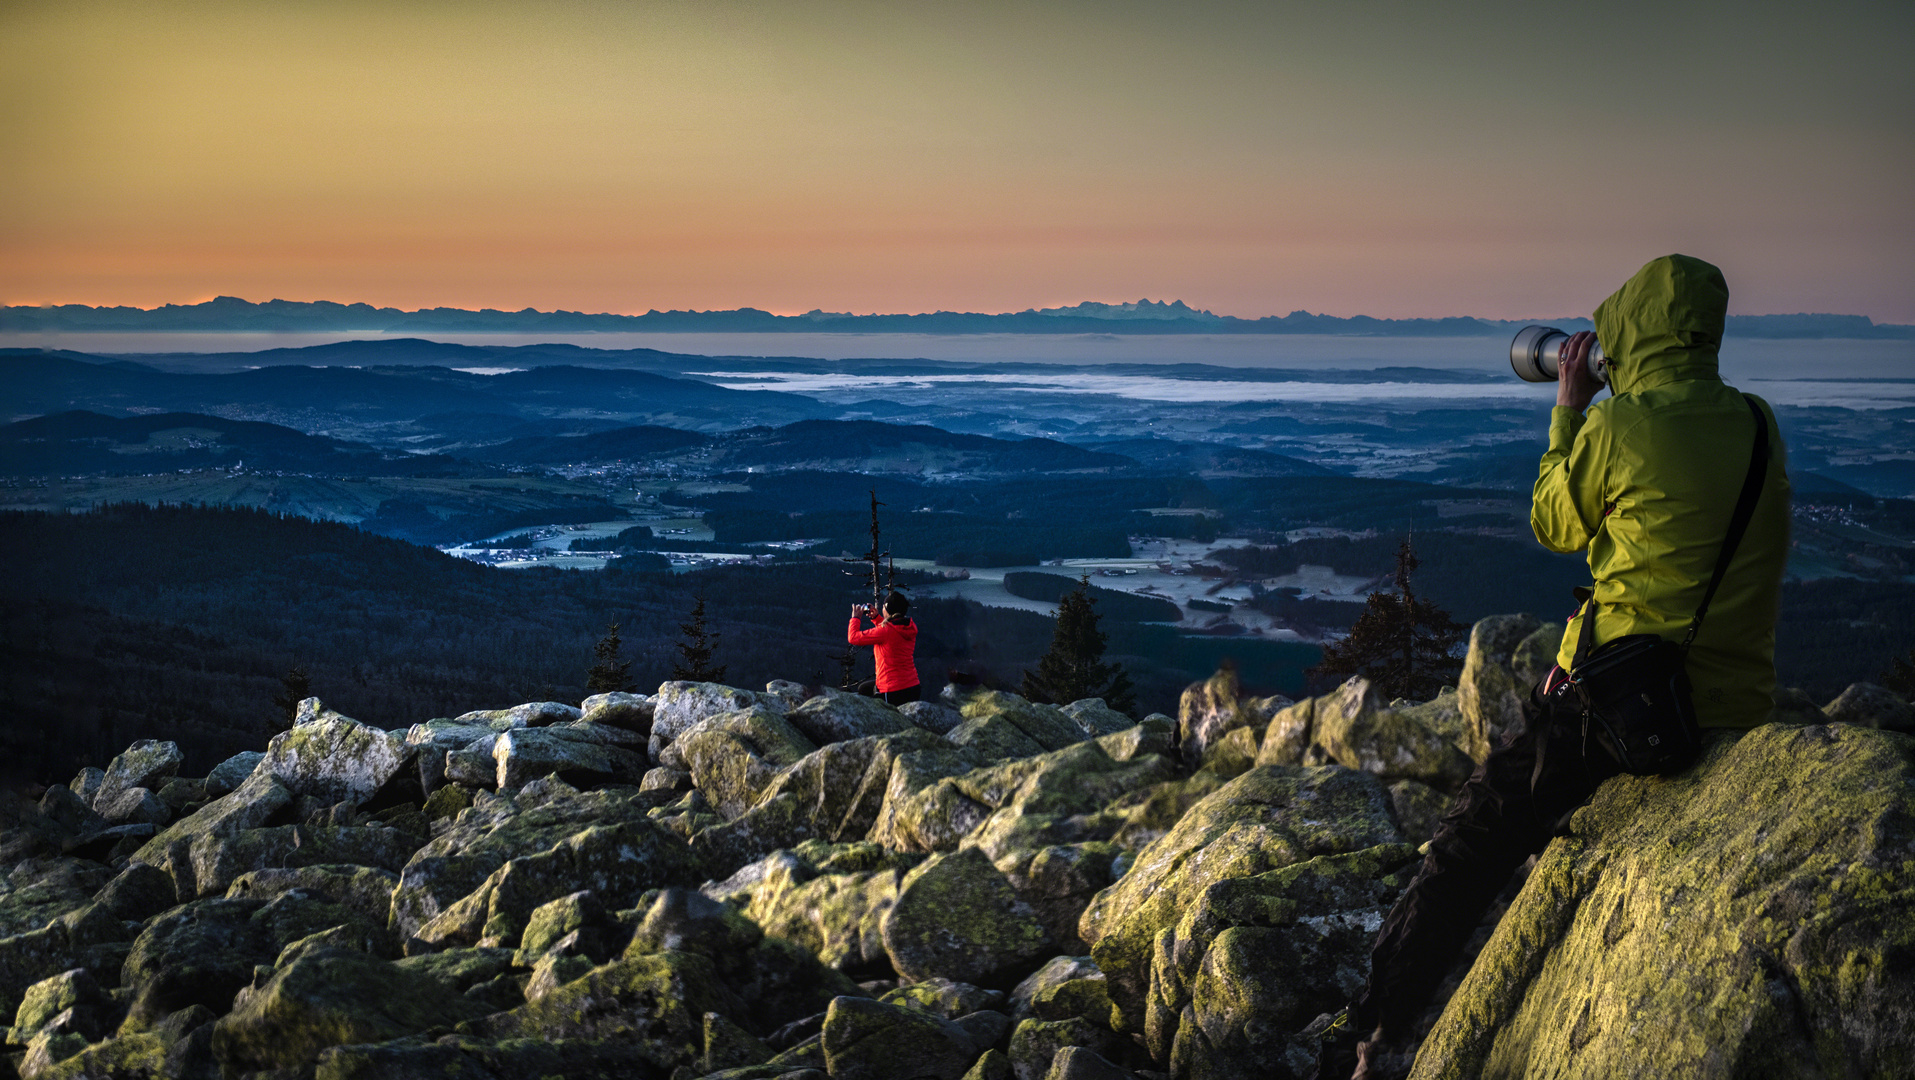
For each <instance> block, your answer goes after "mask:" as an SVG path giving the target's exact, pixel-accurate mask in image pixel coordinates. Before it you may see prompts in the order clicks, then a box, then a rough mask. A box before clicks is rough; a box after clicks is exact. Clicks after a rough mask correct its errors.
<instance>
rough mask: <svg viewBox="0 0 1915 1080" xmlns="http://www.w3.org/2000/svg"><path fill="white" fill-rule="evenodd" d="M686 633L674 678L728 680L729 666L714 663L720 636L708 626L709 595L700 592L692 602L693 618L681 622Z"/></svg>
mask: <svg viewBox="0 0 1915 1080" xmlns="http://www.w3.org/2000/svg"><path fill="white" fill-rule="evenodd" d="M678 629H679V631H680V632H681V633H683V634H684V635H685V636H684V638H683V639H682V640H680V641H679V642H678V654H679V659H678V661H677V662H676V663H674V664H673V665H672V678H674V679H686V680H689V681H691V682H724V681H725V665H723V664H719V665H716V666H714V665H713V664H712V662H711V657H712V652H713V651H714V650H716V649H717V648H718V637H719V635H718V634H717V633H715V632H713V631H711V630H708V629H706V627H705V594H704V593H699V594H698V596H697V598H696V601H695V602H694V603H693V604H692V613H691V621H690V622H683V623H679V624H678Z"/></svg>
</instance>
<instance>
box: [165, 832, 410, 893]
mask: <svg viewBox="0 0 1915 1080" xmlns="http://www.w3.org/2000/svg"><path fill="white" fill-rule="evenodd" d="M423 846H425V841H424V840H423V839H422V838H420V837H419V836H417V835H415V834H413V833H410V832H407V831H405V830H403V829H393V828H387V827H385V826H345V827H327V826H312V825H282V826H279V827H277V828H272V829H246V830H243V831H241V832H237V833H234V834H232V835H231V836H208V837H203V838H201V839H199V840H195V841H194V842H193V846H192V849H191V858H192V860H193V882H194V885H195V886H196V887H197V888H198V890H199V892H200V895H202V896H208V895H219V894H223V893H225V892H226V891H227V890H228V889H230V888H231V887H232V885H233V883H234V882H235V881H237V880H238V879H239V878H240V877H242V876H244V875H247V874H250V873H253V872H255V871H263V870H268V869H296V868H300V867H320V866H328V865H331V866H362V867H372V868H375V869H377V870H384V871H387V872H392V873H396V872H397V871H398V870H399V869H401V868H402V867H404V866H405V865H406V863H407V861H408V860H410V859H411V858H412V855H413V853H414V852H416V851H418V850H419V849H420V848H421V847H423ZM262 880H263V879H262ZM395 880H396V878H395ZM387 891H388V893H389V892H390V891H391V889H390V887H388V889H387Z"/></svg>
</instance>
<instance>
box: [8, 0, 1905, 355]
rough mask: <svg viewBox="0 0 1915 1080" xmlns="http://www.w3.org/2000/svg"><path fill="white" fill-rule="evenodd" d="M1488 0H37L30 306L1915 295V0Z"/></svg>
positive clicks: (1792, 307)
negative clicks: (1665, 264) (1653, 265)
mask: <svg viewBox="0 0 1915 1080" xmlns="http://www.w3.org/2000/svg"><path fill="white" fill-rule="evenodd" d="M1452 7H1453V5H1446V4H1427V3H1413V4H1389V3H1358V4H1338V5H1317V4H1311V5H1285V4H1278V3H1222V2H1210V3H1185V4H1161V3H1150V4H1122V3H1092V4H988V3H987V4H929V3H910V4H903V3H884V4H877V3H874V4H864V3H803V2H797V0H784V2H778V3H724V2H715V0H707V2H697V3H685V4H665V3H596V2H594V3H587V2H579V3H563V2H546V3H538V4H505V3H500V4H487V3H477V2H467V3H445V4H438V3H393V2H382V3H365V4H357V3H343V2H337V0H329V2H325V3H311V4H288V3H231V4H221V3H213V2H200V3H192V4H166V3H151V2H147V3H117V4H115V3H104V4H95V3H86V2H83V0H71V2H67V0H63V2H57V3H55V2H44V3H17V2H14V3H9V2H5V0H0V193H3V194H4V197H0V302H4V303H57V302H79V303H95V304H136V305H140V306H152V305H156V304H160V303H166V302H176V303H185V302H193V301H197V300H203V299H206V298H209V297H211V296H213V295H216V294H221V293H224V294H229V295H236V296H243V297H247V298H249V299H253V300H266V299H271V298H274V297H281V298H285V299H293V300H313V299H331V300H340V301H353V300H363V301H367V302H370V303H374V304H379V305H390V306H398V307H406V308H414V307H421V306H433V305H449V306H458V307H468V308H471V307H481V306H490V307H500V308H508V309H511V308H520V307H527V306H532V307H538V308H541V309H551V308H557V307H563V308H570V309H575V310H586V311H622V312H641V311H644V310H647V309H649V308H674V307H677V308H685V307H694V308H730V307H739V306H746V305H749V306H754V307H761V308H767V309H770V310H774V311H780V312H797V311H804V310H808V309H811V308H814V307H821V308H824V309H827V310H834V311H856V312H870V311H926V310H936V309H955V310H979V311H1003V310H1018V309H1022V308H1026V307H1033V306H1048V305H1055V304H1060V303H1074V302H1076V301H1079V300H1085V299H1099V300H1108V301H1117V300H1132V299H1137V298H1139V297H1150V298H1152V299H1174V298H1181V299H1184V300H1185V301H1187V302H1189V303H1191V304H1193V305H1196V306H1200V307H1208V308H1211V309H1213V310H1216V311H1218V312H1221V313H1228V314H1236V315H1245V316H1256V315H1264V314H1282V313H1285V312H1288V311H1291V310H1294V309H1297V308H1305V309H1309V310H1312V311H1327V312H1330V313H1333V314H1340V315H1350V314H1358V313H1363V314H1372V315H1380V316H1420V315H1451V314H1475V315H1484V316H1491V317H1520V316H1524V315H1553V314H1564V313H1575V312H1586V311H1587V310H1589V309H1590V308H1591V307H1592V306H1593V305H1594V304H1595V302H1596V301H1597V300H1600V299H1601V298H1602V296H1604V295H1605V294H1607V293H1608V292H1609V291H1610V290H1611V289H1613V288H1614V287H1615V286H1616V285H1617V284H1618V283H1620V281H1621V280H1622V279H1623V278H1624V277H1626V276H1627V275H1628V274H1629V273H1630V272H1632V271H1633V270H1634V269H1635V268H1636V267H1637V266H1638V265H1640V264H1641V263H1642V262H1643V261H1645V260H1647V259H1649V258H1650V257H1652V256H1655V255H1659V254H1664V253H1666V252H1669V251H1675V250H1681V251H1686V252H1689V253H1692V254H1696V255H1700V256H1703V257H1705V258H1709V259H1711V260H1713V261H1716V262H1718V263H1720V264H1721V265H1722V266H1723V267H1724V269H1725V271H1726V273H1727V275H1728V278H1729V282H1730V286H1731V289H1732V290H1733V292H1734V300H1733V309H1734V310H1736V311H1738V312H1792V311H1834V312H1850V313H1859V314H1866V315H1870V316H1873V317H1875V318H1876V319H1878V320H1883V321H1894V322H1915V287H1911V286H1912V283H1915V181H1912V180H1911V178H1912V177H1915V74H1911V65H1909V64H1907V63H1906V62H1905V57H1906V56H1907V54H1908V52H1909V51H1910V47H1911V46H1915V5H1908V4H1859V3H1858V4H1847V3H1832V4H1821V5H1814V6H1810V5H1800V4H1794V5H1789V6H1787V7H1783V6H1780V5H1776V6H1772V7H1767V6H1764V5H1759V4H1746V3H1745V4H1722V5H1702V4H1688V3H1683V4H1672V3H1667V2H1659V3H1653V4H1633V3H1630V4H1621V3H1602V4H1594V3H1591V4H1583V5H1576V6H1573V7H1572V6H1570V5H1553V4H1552V5H1538V4H1508V5H1469V11H1468V13H1467V14H1464V15H1457V14H1451V13H1448V9H1450V8H1452ZM1551 12H1553V13H1551Z"/></svg>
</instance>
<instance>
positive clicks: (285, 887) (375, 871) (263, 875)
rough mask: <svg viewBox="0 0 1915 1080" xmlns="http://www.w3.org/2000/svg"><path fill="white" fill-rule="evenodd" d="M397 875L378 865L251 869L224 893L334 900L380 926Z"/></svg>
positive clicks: (235, 896) (239, 897)
mask: <svg viewBox="0 0 1915 1080" xmlns="http://www.w3.org/2000/svg"><path fill="white" fill-rule="evenodd" d="M398 884H399V875H398V874H396V873H394V872H393V871H392V870H389V869H386V868H383V867H379V866H358V865H353V864H350V863H320V864H317V865H312V866H301V867H285V868H280V867H276V868H273V869H267V870H254V871H252V872H250V873H245V874H241V875H240V876H238V877H237V878H234V879H233V883H232V885H230V886H228V887H227V890H226V895H227V897H228V898H230V899H234V900H248V899H250V900H273V899H277V898H278V897H281V896H285V895H286V894H288V893H292V892H299V893H302V894H304V895H307V896H312V897H317V898H319V899H323V900H325V901H327V902H328V903H333V904H338V905H339V906H340V907H343V908H346V909H347V910H349V911H352V912H353V913H355V914H356V915H358V916H359V917H360V918H361V919H363V920H365V921H366V922H367V923H369V924H373V925H380V926H383V925H384V924H385V922H386V919H387V917H388V915H389V913H390V912H391V910H392V890H393V889H394V888H396V887H397V886H398Z"/></svg>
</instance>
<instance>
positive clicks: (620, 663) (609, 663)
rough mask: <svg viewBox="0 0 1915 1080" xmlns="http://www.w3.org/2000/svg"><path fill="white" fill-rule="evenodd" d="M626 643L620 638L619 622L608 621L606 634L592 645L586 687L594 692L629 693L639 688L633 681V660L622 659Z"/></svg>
mask: <svg viewBox="0 0 1915 1080" xmlns="http://www.w3.org/2000/svg"><path fill="white" fill-rule="evenodd" d="M623 648H624V643H623V642H621V641H619V639H618V624H617V623H606V624H605V636H604V637H602V638H599V639H598V644H596V645H593V646H592V660H593V664H592V670H591V671H589V672H587V673H586V676H585V689H587V690H589V691H590V692H592V693H594V694H605V693H611V692H613V691H617V692H621V693H626V694H629V693H631V692H632V691H634V690H637V689H638V684H637V683H634V682H633V681H632V661H630V660H620V659H619V658H618V654H619V652H620V650H621V649H623Z"/></svg>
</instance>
